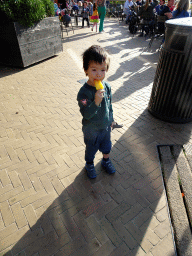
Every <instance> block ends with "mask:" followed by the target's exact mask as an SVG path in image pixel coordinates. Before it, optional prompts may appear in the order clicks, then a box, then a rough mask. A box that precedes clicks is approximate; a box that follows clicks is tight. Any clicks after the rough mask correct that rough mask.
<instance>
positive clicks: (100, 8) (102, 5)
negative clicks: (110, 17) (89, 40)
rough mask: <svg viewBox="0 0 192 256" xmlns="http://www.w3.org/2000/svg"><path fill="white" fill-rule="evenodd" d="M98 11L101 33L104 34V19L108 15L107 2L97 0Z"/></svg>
mask: <svg viewBox="0 0 192 256" xmlns="http://www.w3.org/2000/svg"><path fill="white" fill-rule="evenodd" d="M95 3H96V4H97V10H98V14H99V18H100V25H99V33H102V32H104V29H103V26H104V19H105V15H106V0H96V1H95Z"/></svg>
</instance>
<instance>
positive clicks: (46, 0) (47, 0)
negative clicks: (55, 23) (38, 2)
mask: <svg viewBox="0 0 192 256" xmlns="http://www.w3.org/2000/svg"><path fill="white" fill-rule="evenodd" d="M42 2H43V4H44V6H45V12H46V16H47V17H50V16H54V15H55V10H54V4H53V2H52V1H51V0H42Z"/></svg>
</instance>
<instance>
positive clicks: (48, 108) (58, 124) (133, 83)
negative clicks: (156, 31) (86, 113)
mask: <svg viewBox="0 0 192 256" xmlns="http://www.w3.org/2000/svg"><path fill="white" fill-rule="evenodd" d="M148 42H149V41H148V39H147V38H139V37H138V35H136V36H134V37H132V36H131V35H130V34H129V33H128V29H127V27H126V26H125V24H124V23H118V21H117V20H115V19H110V20H107V19H106V20H105V33H102V34H98V33H95V32H92V31H91V29H90V28H84V29H79V28H76V29H75V33H74V34H73V33H72V32H71V33H70V32H69V35H68V36H67V35H66V37H65V38H64V39H63V49H64V50H63V52H62V53H60V54H59V55H58V56H55V57H53V58H50V59H48V60H45V61H43V62H40V63H38V64H36V65H33V66H30V67H28V68H26V69H17V68H11V67H0V68H1V70H0V89H1V94H0V181H1V182H0V209H1V213H0V241H1V242H0V244H1V246H0V255H11V256H16V255H18V253H20V255H27V256H29V255H35V256H36V255H46V256H48V255H102V256H107V255H117V254H118V253H121V254H122V255H128V256H130V255H131V256H132V255H134V256H135V255H152V256H157V255H166V256H168V255H169V256H173V255H175V250H174V242H173V237H172V230H171V225H170V222H169V217H168V211H167V203H166V195H165V191H164V188H163V183H162V180H161V171H160V168H159V160H158V155H157V149H156V147H157V145H159V144H165V145H167V144H181V145H183V144H186V143H187V142H191V127H192V124H191V123H188V124H182V125H181V124H170V123H165V122H163V121H160V120H158V119H156V118H154V117H153V116H151V115H150V114H149V113H148V111H147V105H148V102H149V98H150V93H151V89H152V84H153V79H154V75H155V70H156V66H157V62H158V57H159V52H158V50H157V49H158V47H159V42H158V41H154V42H153V45H152V47H151V48H150V49H148ZM93 44H99V45H101V46H102V47H104V48H105V49H106V50H108V52H109V53H110V55H111V64H110V68H109V71H108V73H107V76H106V79H107V80H108V82H109V83H110V84H111V87H112V93H113V109H114V117H115V119H116V121H117V122H118V123H122V124H123V128H122V129H114V130H113V131H112V143H113V148H112V152H111V159H112V161H113V162H114V165H115V167H116V169H117V172H116V174H115V175H113V176H109V175H108V174H106V173H105V172H104V171H103V170H102V169H101V165H100V160H101V157H102V156H101V154H100V153H98V154H97V155H96V158H95V165H96V171H97V174H98V176H97V178H96V179H95V180H94V181H90V180H89V179H88V178H87V177H86V174H85V170H84V142H83V135H82V130H81V115H80V112H79V109H78V105H77V101H76V95H77V92H78V90H79V89H80V87H81V81H83V79H85V78H86V77H85V74H84V72H83V68H82V53H83V51H84V50H85V49H87V48H88V47H89V46H91V45H93ZM79 81H80V82H79ZM21 216H22V219H21ZM126 216H127V218H126ZM10 230H12V232H10Z"/></svg>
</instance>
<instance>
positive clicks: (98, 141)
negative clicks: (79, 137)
mask: <svg viewBox="0 0 192 256" xmlns="http://www.w3.org/2000/svg"><path fill="white" fill-rule="evenodd" d="M83 134H84V142H85V145H86V148H85V161H86V162H92V161H93V160H94V158H95V154H96V153H97V151H98V150H99V151H101V152H102V153H103V154H109V152H110V151H111V145H112V144H111V127H110V126H109V127H107V128H106V129H101V130H94V129H92V128H90V127H83Z"/></svg>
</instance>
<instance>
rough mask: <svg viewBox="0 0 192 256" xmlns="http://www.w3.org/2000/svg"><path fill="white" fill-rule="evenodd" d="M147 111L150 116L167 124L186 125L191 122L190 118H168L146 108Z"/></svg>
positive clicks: (191, 118)
mask: <svg viewBox="0 0 192 256" xmlns="http://www.w3.org/2000/svg"><path fill="white" fill-rule="evenodd" d="M148 111H149V113H150V114H151V115H152V116H154V117H156V118H158V119H160V120H162V121H165V122H169V123H178V124H186V123H189V122H191V121H192V117H190V118H181V117H170V116H169V117H168V116H165V115H162V113H157V112H153V111H152V110H151V109H149V108H148Z"/></svg>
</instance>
